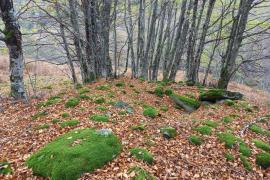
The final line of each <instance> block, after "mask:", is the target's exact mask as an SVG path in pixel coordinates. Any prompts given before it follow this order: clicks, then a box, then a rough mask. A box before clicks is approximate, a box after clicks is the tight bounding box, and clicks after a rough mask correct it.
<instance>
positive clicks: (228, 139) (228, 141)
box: [218, 132, 238, 148]
mask: <svg viewBox="0 0 270 180" xmlns="http://www.w3.org/2000/svg"><path fill="white" fill-rule="evenodd" d="M218 138H219V140H220V141H221V142H223V143H225V146H226V147H227V148H233V146H234V145H235V144H236V143H237V141H238V139H237V138H236V137H235V136H234V135H233V134H231V133H228V132H226V133H219V134H218Z"/></svg>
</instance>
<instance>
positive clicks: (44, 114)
mask: <svg viewBox="0 0 270 180" xmlns="http://www.w3.org/2000/svg"><path fill="white" fill-rule="evenodd" d="M46 115H48V112H47V111H39V112H37V113H36V114H35V115H33V116H32V120H37V119H38V118H40V117H43V116H46Z"/></svg>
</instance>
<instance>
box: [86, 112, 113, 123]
mask: <svg viewBox="0 0 270 180" xmlns="http://www.w3.org/2000/svg"><path fill="white" fill-rule="evenodd" d="M90 120H92V121H96V122H108V121H109V117H108V116H106V115H103V114H94V115H92V116H90Z"/></svg>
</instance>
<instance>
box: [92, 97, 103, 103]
mask: <svg viewBox="0 0 270 180" xmlns="http://www.w3.org/2000/svg"><path fill="white" fill-rule="evenodd" d="M94 102H95V103H96V104H102V103H105V102H106V100H105V98H104V97H100V98H97V99H95V101H94Z"/></svg>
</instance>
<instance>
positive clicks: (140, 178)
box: [128, 166, 156, 180]
mask: <svg viewBox="0 0 270 180" xmlns="http://www.w3.org/2000/svg"><path fill="white" fill-rule="evenodd" d="M132 172H134V173H135V176H134V177H133V178H132V179H133V180H155V179H156V178H155V177H154V176H152V175H151V174H150V173H149V172H147V171H146V170H144V169H143V168H141V167H138V166H135V167H131V168H130V169H129V170H128V173H129V174H131V173H132Z"/></svg>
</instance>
